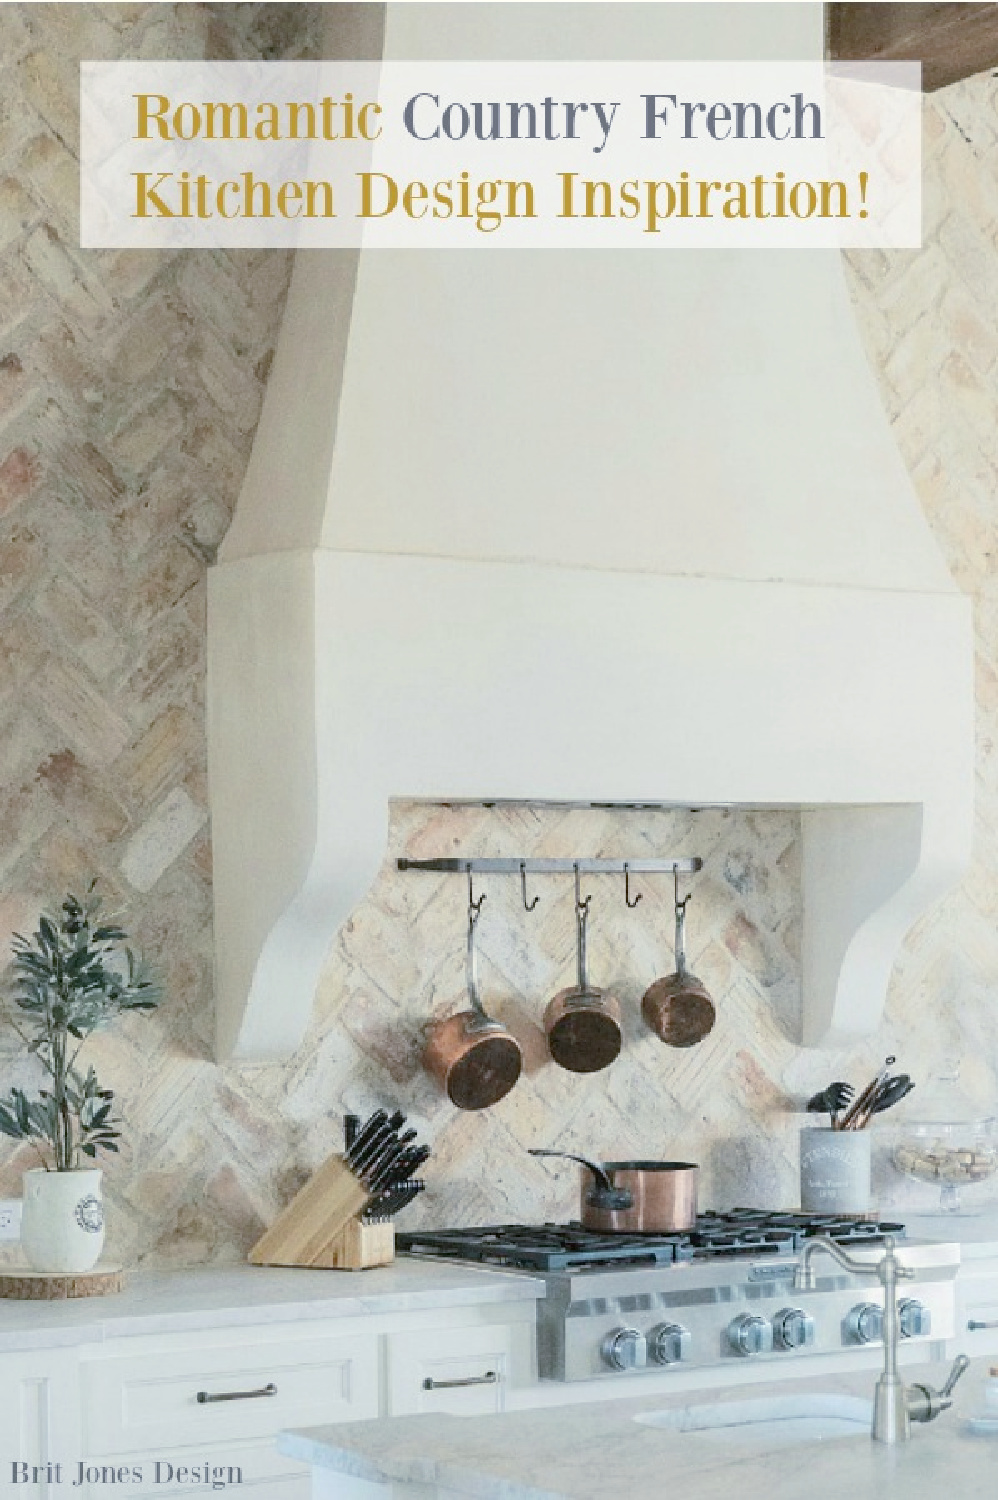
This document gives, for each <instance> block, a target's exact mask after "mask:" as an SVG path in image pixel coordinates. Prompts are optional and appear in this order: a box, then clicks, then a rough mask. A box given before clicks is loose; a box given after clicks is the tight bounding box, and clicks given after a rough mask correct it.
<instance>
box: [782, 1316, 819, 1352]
mask: <svg viewBox="0 0 998 1500" xmlns="http://www.w3.org/2000/svg"><path fill="white" fill-rule="evenodd" d="M773 1334H774V1336H775V1338H776V1342H777V1344H778V1345H779V1346H780V1348H781V1349H808V1348H810V1346H811V1345H812V1344H813V1343H814V1319H813V1318H812V1317H811V1315H810V1313H806V1312H804V1311H803V1310H802V1309H801V1308H799V1307H781V1308H780V1311H779V1312H778V1313H777V1314H776V1317H775V1318H774V1319H773Z"/></svg>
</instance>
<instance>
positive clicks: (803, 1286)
mask: <svg viewBox="0 0 998 1500" xmlns="http://www.w3.org/2000/svg"><path fill="white" fill-rule="evenodd" d="M819 1250H824V1251H825V1252H826V1253H827V1254H828V1255H830V1256H831V1257H832V1259H833V1260H837V1261H838V1263H839V1265H840V1266H843V1267H844V1268H845V1270H847V1271H851V1272H852V1273H853V1274H854V1275H856V1276H875V1277H876V1278H877V1280H878V1281H879V1282H880V1284H881V1286H882V1287H883V1289H884V1373H883V1374H882V1375H881V1376H880V1379H879V1380H878V1381H877V1386H876V1390H875V1391H874V1395H873V1426H872V1429H871V1433H872V1437H873V1440H874V1442H876V1443H903V1442H906V1441H907V1439H908V1438H909V1437H910V1436H911V1427H910V1423H912V1422H932V1421H933V1420H934V1419H935V1418H936V1417H938V1415H939V1413H940V1412H943V1411H945V1410H946V1409H947V1407H949V1406H952V1404H953V1400H952V1393H953V1387H954V1386H955V1385H956V1383H957V1381H958V1380H959V1379H960V1376H961V1375H962V1374H963V1372H964V1370H965V1369H966V1368H967V1366H968V1365H969V1364H970V1360H969V1359H968V1358H967V1356H966V1355H965V1354H961V1355H958V1357H957V1358H956V1360H955V1361H954V1363H953V1368H952V1369H951V1370H950V1372H949V1378H948V1379H947V1381H946V1384H945V1385H944V1386H943V1388H942V1390H940V1391H936V1390H933V1388H932V1386H930V1385H905V1383H904V1381H903V1380H902V1379H901V1377H900V1376H899V1375H898V1338H899V1335H900V1327H899V1322H898V1308H897V1284H898V1282H899V1281H910V1280H912V1279H913V1278H914V1275H915V1273H914V1271H912V1270H911V1269H910V1267H908V1266H903V1265H902V1264H901V1262H900V1261H899V1260H898V1257H897V1253H896V1251H895V1248H894V1238H893V1236H892V1235H888V1236H887V1237H886V1239H885V1240H884V1254H883V1257H882V1259H881V1260H879V1261H878V1262H877V1264H876V1265H870V1263H869V1262H868V1261H862V1260H857V1259H856V1258H855V1257H854V1256H852V1255H849V1254H848V1253H847V1252H846V1251H845V1250H843V1249H842V1247H841V1245H838V1244H836V1242H835V1241H834V1240H833V1239H829V1237H828V1236H827V1235H824V1234H820V1235H815V1236H814V1238H813V1239H810V1240H808V1241H807V1243H806V1244H805V1246H804V1249H803V1251H802V1252H801V1257H800V1260H799V1261H798V1262H797V1268H796V1270H795V1271H794V1287H795V1289H796V1290H797V1291H801V1292H813V1291H814V1289H815V1286H816V1285H817V1281H816V1278H815V1274H814V1267H813V1266H812V1264H811V1262H812V1261H813V1259H814V1257H815V1255H816V1254H817V1253H818V1251H819Z"/></svg>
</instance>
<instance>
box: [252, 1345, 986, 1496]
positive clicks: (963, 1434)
mask: <svg viewBox="0 0 998 1500" xmlns="http://www.w3.org/2000/svg"><path fill="white" fill-rule="evenodd" d="M991 1363H992V1361H990V1360H987V1359H980V1360H976V1361H974V1364H973V1365H972V1367H971V1369H970V1370H969V1371H968V1373H967V1374H966V1375H965V1376H964V1378H963V1381H962V1382H961V1384H960V1386H958V1388H957V1400H956V1403H955V1405H954V1407H953V1408H951V1409H950V1410H949V1411H947V1412H944V1413H943V1415H942V1416H941V1417H939V1418H937V1420H936V1421H935V1422H933V1423H930V1424H927V1425H916V1426H914V1427H913V1429H912V1437H911V1441H910V1442H908V1443H906V1444H901V1445H898V1446H896V1447H887V1446H885V1445H884V1444H881V1443H874V1442H872V1441H871V1440H870V1438H869V1437H868V1436H867V1435H866V1433H865V1432H864V1433H863V1434H862V1435H861V1436H849V1437H836V1438H826V1439H824V1440H823V1441H818V1442H815V1441H812V1442H798V1443H794V1444H793V1445H792V1446H789V1445H787V1444H785V1443H780V1442H779V1441H778V1440H777V1441H774V1440H773V1439H772V1438H769V1439H767V1438H766V1437H764V1436H760V1435H759V1434H758V1433H755V1434H753V1432H752V1429H751V1428H748V1427H747V1428H739V1429H730V1428H729V1429H727V1431H726V1432H725V1433H724V1434H723V1436H722V1435H720V1434H717V1433H709V1432H679V1431H675V1430H673V1431H669V1430H667V1429H662V1428H655V1427H648V1426H642V1425H640V1424H638V1423H636V1422H635V1421H634V1420H633V1418H634V1416H635V1414H636V1413H638V1412H641V1411H653V1410H656V1409H661V1408H663V1407H671V1408H677V1407H684V1406H691V1405H699V1404H702V1403H703V1402H704V1401H708V1400H711V1401H714V1400H725V1399H730V1400H739V1401H740V1400H745V1399H746V1398H747V1396H748V1395H749V1394H750V1396H751V1398H752V1399H756V1398H759V1397H761V1396H764V1395H773V1396H786V1395H788V1394H791V1393H792V1394H793V1395H802V1394H805V1393H807V1392H809V1391H815V1392H816V1391H822V1392H836V1393H840V1394H843V1395H850V1396H861V1397H864V1398H867V1399H870V1398H871V1397H872V1395H873V1377H872V1376H871V1375H869V1374H862V1375H860V1374H853V1375H839V1376H831V1377H826V1378H825V1379H818V1380H795V1381H793V1382H792V1383H791V1382H787V1381H782V1382H779V1383H777V1384H773V1385H769V1386H754V1387H753V1388H752V1390H751V1393H748V1392H746V1390H745V1389H744V1387H740V1388H738V1389H732V1388H730V1387H729V1388H727V1389H724V1388H720V1389H718V1390H717V1391H715V1392H710V1393H708V1392H706V1391H699V1392H697V1393H695V1394H690V1393H686V1394H683V1395H675V1396H671V1397H668V1396H657V1397H650V1396H647V1395H646V1396H645V1397H643V1398H642V1397H638V1398H636V1399H634V1400H627V1401H610V1402H591V1403H584V1404H580V1405H577V1406H555V1407H544V1408H541V1409H534V1410H530V1411H518V1412H509V1413H505V1414H503V1415H500V1416H490V1417H483V1418H472V1419H469V1418H468V1417H455V1416H442V1415H435V1414H434V1415H423V1416H416V1417H398V1418H395V1419H390V1420H386V1421H377V1422H373V1421H372V1422H356V1423H352V1424H341V1425H339V1426H335V1427H317V1428H310V1429H307V1430H305V1431H303V1432H289V1433H282V1434H281V1436H280V1437H279V1438H278V1447H279V1448H280V1449H281V1451H282V1452H283V1453H286V1454H288V1455H289V1456H291V1457H293V1458H296V1459H298V1460H300V1461H301V1462H303V1463H308V1464H311V1465H313V1466H316V1467H318V1468H325V1469H332V1470H334V1471H336V1472H339V1473H344V1474H352V1475H355V1476H357V1477H358V1478H361V1479H366V1480H372V1481H374V1482H375V1483H378V1482H381V1483H392V1482H394V1483H410V1484H423V1485H431V1486H439V1487H440V1488H442V1489H448V1490H451V1491H456V1492H457V1493H458V1494H462V1495H470V1496H474V1497H475V1500H545V1497H551V1496H559V1497H571V1500H605V1497H606V1495H607V1493H611V1494H618V1493H622V1494H626V1495H627V1496H628V1500H661V1497H662V1496H663V1495H664V1494H666V1493H670V1494H671V1493H675V1494H677V1495H682V1497H683V1500H730V1496H732V1495H737V1497H738V1500H946V1497H947V1496H955V1497H958V1500H994V1496H995V1494H996V1493H998V1437H996V1436H984V1437H982V1436H979V1435H976V1434H972V1433H970V1432H969V1431H968V1430H967V1428H966V1425H965V1422H964V1418H965V1417H966V1416H967V1415H970V1414H972V1413H975V1412H977V1411H979V1410H982V1409H983V1395H982V1389H981V1387H982V1383H983V1380H984V1377H985V1375H986V1374H987V1370H988V1367H989V1365H990V1364H991ZM946 1368H947V1367H946V1366H944V1365H941V1364H937V1365H930V1366H921V1367H919V1370H918V1372H917V1373H913V1372H912V1371H906V1376H907V1378H908V1379H909V1380H910V1379H912V1378H916V1379H917V1378H921V1379H923V1380H926V1381H928V1382H929V1383H931V1384H934V1385H938V1384H941V1382H942V1380H943V1378H944V1377H945V1373H946Z"/></svg>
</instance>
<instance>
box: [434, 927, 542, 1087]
mask: <svg viewBox="0 0 998 1500" xmlns="http://www.w3.org/2000/svg"><path fill="white" fill-rule="evenodd" d="M479 912H480V906H479V907H476V906H475V905H472V907H471V909H470V910H469V913H468V956H467V983H468V999H469V1001H470V1002H471V1008H470V1009H469V1010H463V1011H461V1012H460V1013H459V1014H458V1015H456V1016H449V1017H448V1018H447V1020H445V1021H437V1022H435V1023H434V1024H433V1026H432V1027H431V1028H430V1033H429V1037H428V1039H427V1042H426V1047H425V1049H424V1051H423V1066H424V1067H425V1068H426V1071H427V1072H428V1073H429V1074H431V1075H432V1077H433V1078H435V1079H436V1081H437V1083H438V1084H439V1085H440V1087H441V1088H442V1089H443V1090H444V1092H445V1093H446V1094H447V1096H448V1098H449V1099H450V1101H451V1103H452V1104H455V1105H456V1106H457V1108H458V1109H488V1108H489V1106H490V1105H492V1104H498V1102H499V1100H500V1099H504V1098H505V1097H506V1095H507V1094H508V1093H509V1091H510V1089H511V1088H512V1087H513V1085H514V1084H515V1083H516V1080H517V1079H518V1078H519V1076H520V1070H521V1068H522V1067H523V1053H522V1052H521V1050H520V1044H519V1042H518V1041H517V1040H516V1038H515V1037H514V1036H513V1035H512V1033H511V1032H509V1031H507V1029H506V1027H505V1026H504V1025H503V1024H502V1022H501V1021H494V1020H493V1019H492V1018H491V1016H488V1015H486V1013H485V1008H484V1006H483V1005H482V1001H481V997H480V995H479V992H478V955H477V952H476V949H475V927H476V924H477V922H478V917H479Z"/></svg>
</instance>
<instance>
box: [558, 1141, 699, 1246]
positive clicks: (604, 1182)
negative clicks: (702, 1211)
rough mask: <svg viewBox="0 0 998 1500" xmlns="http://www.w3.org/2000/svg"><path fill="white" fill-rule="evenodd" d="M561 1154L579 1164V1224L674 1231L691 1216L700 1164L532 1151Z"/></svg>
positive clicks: (622, 1230)
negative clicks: (610, 1158) (601, 1160)
mask: <svg viewBox="0 0 998 1500" xmlns="http://www.w3.org/2000/svg"><path fill="white" fill-rule="evenodd" d="M530 1155H531V1156H563V1157H565V1158H567V1160H568V1161H577V1162H579V1163H580V1165H581V1167H582V1188H581V1194H582V1203H581V1212H580V1217H581V1219H582V1227H583V1229H598V1230H601V1231H602V1232H603V1233H604V1234H675V1233H678V1232H679V1231H680V1230H687V1229H692V1228H693V1226H694V1224H695V1223H696V1217H697V1179H698V1178H699V1175H700V1168H699V1167H698V1166H697V1165H696V1164H695V1163H693V1162H689V1161H607V1162H597V1161H592V1160H591V1159H590V1158H589V1157H588V1156H577V1155H575V1154H574V1153H573V1152H571V1151H542V1150H532V1151H531V1153H530Z"/></svg>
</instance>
